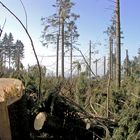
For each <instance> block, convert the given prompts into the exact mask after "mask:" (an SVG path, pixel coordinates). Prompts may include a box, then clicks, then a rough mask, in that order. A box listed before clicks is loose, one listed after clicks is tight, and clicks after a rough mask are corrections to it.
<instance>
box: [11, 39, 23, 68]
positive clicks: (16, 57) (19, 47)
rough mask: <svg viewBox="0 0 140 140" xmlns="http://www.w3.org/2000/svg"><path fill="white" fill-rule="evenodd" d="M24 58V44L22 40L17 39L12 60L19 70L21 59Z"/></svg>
mask: <svg viewBox="0 0 140 140" xmlns="http://www.w3.org/2000/svg"><path fill="white" fill-rule="evenodd" d="M23 58H24V45H23V43H22V42H21V41H20V40H17V41H16V43H15V45H14V49H13V54H12V60H13V63H14V66H15V69H16V70H17V71H19V70H20V68H21V65H22V63H21V60H22V59H23Z"/></svg>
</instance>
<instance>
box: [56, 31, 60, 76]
mask: <svg viewBox="0 0 140 140" xmlns="http://www.w3.org/2000/svg"><path fill="white" fill-rule="evenodd" d="M58 66H59V34H58V35H57V48H56V77H57V78H58Z"/></svg>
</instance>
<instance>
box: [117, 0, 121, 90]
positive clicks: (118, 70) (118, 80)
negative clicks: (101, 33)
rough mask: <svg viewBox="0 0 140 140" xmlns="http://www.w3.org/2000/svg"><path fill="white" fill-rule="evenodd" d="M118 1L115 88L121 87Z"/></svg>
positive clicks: (118, 3) (118, 2)
mask: <svg viewBox="0 0 140 140" xmlns="http://www.w3.org/2000/svg"><path fill="white" fill-rule="evenodd" d="M120 81H121V39H120V1H119V0H116V87H117V89H119V88H120V86H121V82H120Z"/></svg>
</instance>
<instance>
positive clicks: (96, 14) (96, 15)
mask: <svg viewBox="0 0 140 140" xmlns="http://www.w3.org/2000/svg"><path fill="white" fill-rule="evenodd" d="M1 1H2V2H3V3H4V4H6V5H7V6H8V7H9V8H10V9H11V10H12V11H13V12H14V13H15V14H16V15H17V16H18V17H19V18H20V19H21V20H22V21H23V23H25V15H24V11H23V8H22V6H21V3H20V0H1ZM22 1H23V3H24V5H25V7H26V10H27V13H28V30H29V32H30V34H31V36H32V38H33V41H34V44H35V47H36V50H37V53H38V54H39V55H50V54H55V51H54V49H52V48H49V49H46V48H44V47H42V46H41V43H40V36H41V31H42V30H43V26H42V25H41V20H40V19H41V17H47V16H49V15H51V14H53V13H54V12H55V10H54V9H53V8H52V6H51V5H52V4H53V2H55V0H22ZM73 1H74V2H75V3H76V5H75V7H74V8H73V11H74V12H75V13H77V14H79V15H80V18H79V19H78V21H77V26H78V31H79V33H80V37H79V43H80V44H81V45H80V46H79V48H80V49H81V50H82V51H83V52H84V53H85V54H86V52H87V54H86V55H88V44H89V40H92V41H93V43H98V42H100V43H101V46H97V49H99V54H100V55H98V56H97V57H102V56H104V55H106V56H107V54H108V49H107V46H105V44H107V43H108V42H107V40H106V41H105V39H107V36H106V35H105V34H104V33H103V32H104V31H105V30H106V28H107V27H108V26H109V25H110V24H111V21H110V20H111V17H112V15H113V8H114V3H112V2H111V1H110V0H73ZM120 5H121V28H122V31H123V36H124V39H122V43H123V45H122V59H123V58H124V54H125V49H126V48H128V49H129V55H130V58H132V57H133V56H135V55H137V50H138V48H139V47H140V40H139V37H140V31H139V26H140V12H139V9H140V0H135V1H134V0H120ZM5 18H6V19H7V22H6V26H5V29H4V31H6V32H7V33H9V32H12V33H13V35H14V37H15V39H20V40H22V42H23V43H24V44H25V59H24V61H23V62H24V64H27V63H29V64H34V63H36V62H35V59H34V56H33V52H32V49H31V45H30V42H29V39H28V37H27V35H26V34H25V32H24V30H23V29H22V28H21V26H20V24H19V23H18V22H17V21H16V20H15V19H14V18H13V17H12V16H11V15H10V14H8V13H7V11H6V10H4V8H2V6H0V25H1V24H3V22H4V19H5ZM39 59H40V61H41V62H42V63H43V64H45V65H48V66H49V65H51V64H53V63H55V59H52V58H47V60H46V59H45V58H39ZM52 69H53V68H52Z"/></svg>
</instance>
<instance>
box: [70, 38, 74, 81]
mask: <svg viewBox="0 0 140 140" xmlns="http://www.w3.org/2000/svg"><path fill="white" fill-rule="evenodd" d="M72 55H73V54H72V36H71V46H70V78H71V79H72Z"/></svg>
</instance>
